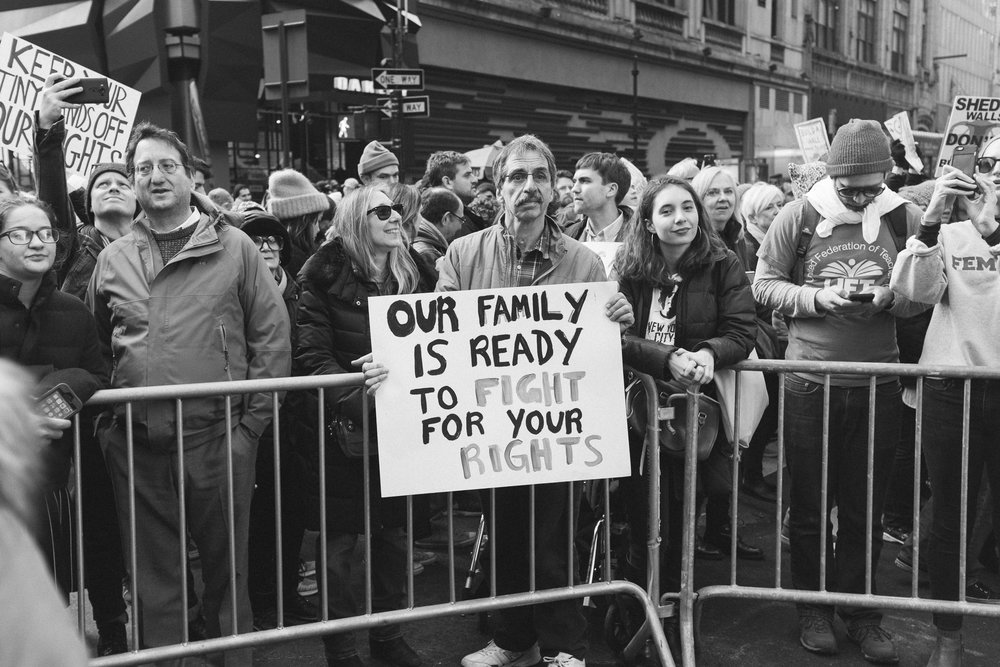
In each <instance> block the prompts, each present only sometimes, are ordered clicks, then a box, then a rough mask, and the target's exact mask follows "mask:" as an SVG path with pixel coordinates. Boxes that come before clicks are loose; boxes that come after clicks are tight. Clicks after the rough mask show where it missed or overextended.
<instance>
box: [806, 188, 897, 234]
mask: <svg viewBox="0 0 1000 667" xmlns="http://www.w3.org/2000/svg"><path fill="white" fill-rule="evenodd" d="M806 199H807V200H808V201H809V203H810V204H812V207H813V208H815V209H816V211H817V212H818V213H819V214H820V217H821V218H822V220H821V221H820V223H819V224H818V225H817V226H816V233H817V234H818V235H819V237H820V238H826V237H828V236H830V234H832V233H833V228H834V227H837V226H838V225H856V224H858V223H859V222H860V223H861V235H862V236H863V237H864V239H865V243H875V241H876V240H877V239H878V232H879V229H880V228H881V226H882V216H883V215H885V214H887V213H888V212H889V211H891V210H893V209H894V208H896V207H898V206H901V205H903V204H905V203H906V200H905V199H903V198H902V197H900V196H899V195H898V194H896V193H895V192H893V191H892V190H890V189H889V188H886V189H885V190H883V191H882V194H880V195H879V196H878V197H875V199H873V200H872V201H871V202H870V203H869V204H868V205H867V206H865V208H864V210H863V211H852V210H851V209H849V208H847V207H846V206H844V202H842V201H840V197H838V196H837V188H836V186H835V185H834V184H833V179H832V178H830V177H826V178H824V179H823V180H821V181H819V182H818V183H816V185H814V186H813V187H812V189H811V190H809V192H807V193H806Z"/></svg>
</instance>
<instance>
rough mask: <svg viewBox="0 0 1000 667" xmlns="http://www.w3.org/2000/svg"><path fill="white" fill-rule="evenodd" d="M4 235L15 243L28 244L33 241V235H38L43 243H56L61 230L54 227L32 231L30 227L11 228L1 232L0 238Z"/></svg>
mask: <svg viewBox="0 0 1000 667" xmlns="http://www.w3.org/2000/svg"><path fill="white" fill-rule="evenodd" d="M4 236H6V237H7V238H8V239H10V242H11V243H13V244H14V245H28V244H29V243H31V237H32V236H37V237H38V240H39V241H41V242H42V243H55V242H56V241H58V240H59V230H57V229H52V228H51V227H43V228H42V229H37V230H35V231H31V230H30V229H11V230H10V231H7V232H4V233H3V234H0V238H3V237H4Z"/></svg>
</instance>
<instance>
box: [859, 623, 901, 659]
mask: <svg viewBox="0 0 1000 667" xmlns="http://www.w3.org/2000/svg"><path fill="white" fill-rule="evenodd" d="M847 636H848V638H850V640H851V641H852V642H854V643H855V644H857V645H858V646H860V647H861V655H863V656H864V657H865V660H867V661H868V662H873V663H875V664H879V665H892V664H895V663H897V662H899V654H898V653H896V645H895V644H893V643H892V635H890V634H889V633H888V632H886V631H885V630H884V629H883V628H882V626H880V625H876V624H874V623H866V624H863V625H854V626H851V627H848V628H847Z"/></svg>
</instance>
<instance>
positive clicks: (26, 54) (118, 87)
mask: <svg viewBox="0 0 1000 667" xmlns="http://www.w3.org/2000/svg"><path fill="white" fill-rule="evenodd" d="M53 73H56V74H59V75H61V76H63V77H65V78H67V79H69V78H74V77H99V76H102V75H101V74H100V73H98V72H93V71H92V70H90V69H88V68H86V67H84V66H82V65H78V64H77V63H74V62H73V61H71V60H67V59H65V58H63V57H62V56H59V55H58V54H55V53H52V52H51V51H47V50H45V49H43V48H41V47H39V46H35V45H34V44H32V43H31V42H28V41H26V40H23V39H21V38H20V37H15V36H14V35H11V34H10V33H4V34H3V37H2V38H0V147H5V148H9V149H11V150H12V151H14V152H16V153H18V154H20V155H24V156H30V155H31V149H32V145H33V135H34V131H35V128H34V112H35V110H36V109H38V107H39V105H40V104H41V98H42V88H43V87H44V85H45V79H46V78H47V77H48V76H49V75H50V74H53ZM108 87H109V97H108V101H107V102H106V103H103V104H82V105H80V106H79V108H77V109H66V110H65V111H63V117H64V118H65V120H66V141H65V143H64V144H63V149H64V153H65V155H66V171H67V172H68V173H70V174H73V173H76V174H81V175H84V176H87V175H89V174H90V170H91V168H92V167H93V166H94V165H95V164H98V163H100V162H124V161H125V146H126V144H127V143H128V137H129V133H130V132H131V131H132V122H133V121H134V120H135V114H136V111H137V110H138V108H139V98H140V93H139V91H137V90H134V89H132V88H129V87H128V86H123V85H122V84H120V83H118V82H117V81H114V80H112V79H108Z"/></svg>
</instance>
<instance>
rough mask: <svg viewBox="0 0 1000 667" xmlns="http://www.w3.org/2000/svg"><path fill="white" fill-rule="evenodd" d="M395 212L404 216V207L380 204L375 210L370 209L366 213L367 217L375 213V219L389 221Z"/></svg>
mask: <svg viewBox="0 0 1000 667" xmlns="http://www.w3.org/2000/svg"><path fill="white" fill-rule="evenodd" d="M393 211H395V212H396V213H399V214H400V215H403V205H402V204H393V205H392V206H389V205H388V204H380V205H378V206H375V207H374V208H370V209H368V210H367V211H366V212H365V215H371V214H372V213H374V214H375V217H377V218H378V219H379V220H388V219H389V218H391V217H392V212H393Z"/></svg>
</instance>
